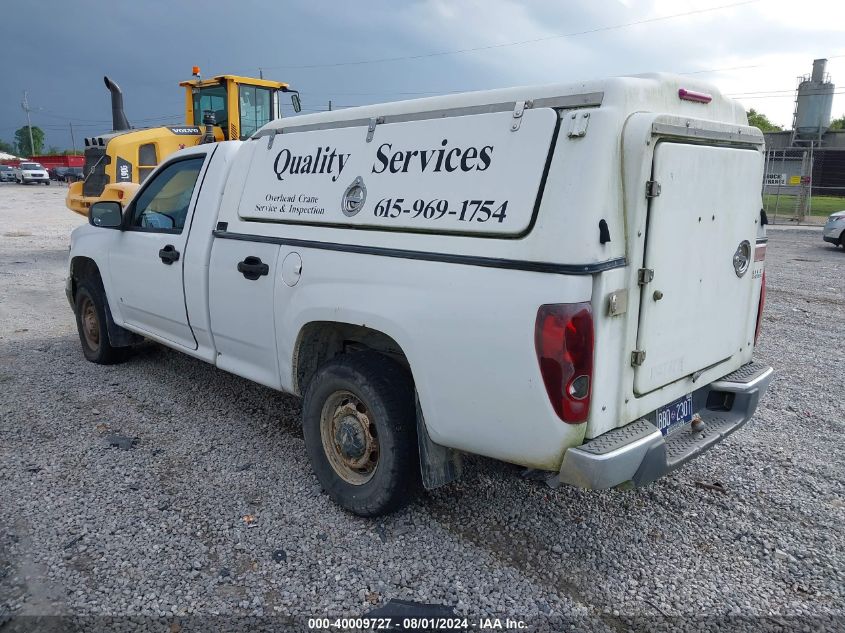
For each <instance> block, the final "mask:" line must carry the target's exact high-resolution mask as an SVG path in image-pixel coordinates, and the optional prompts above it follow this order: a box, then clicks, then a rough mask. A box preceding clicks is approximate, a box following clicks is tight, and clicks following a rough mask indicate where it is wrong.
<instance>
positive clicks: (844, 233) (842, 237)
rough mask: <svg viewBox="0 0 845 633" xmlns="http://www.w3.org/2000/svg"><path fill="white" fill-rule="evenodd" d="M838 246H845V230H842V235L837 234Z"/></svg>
mask: <svg viewBox="0 0 845 633" xmlns="http://www.w3.org/2000/svg"><path fill="white" fill-rule="evenodd" d="M839 246H841V247H842V248H845V231H842V235H840V236H839Z"/></svg>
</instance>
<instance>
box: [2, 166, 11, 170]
mask: <svg viewBox="0 0 845 633" xmlns="http://www.w3.org/2000/svg"><path fill="white" fill-rule="evenodd" d="M0 171H12V168H11V167H9V166H8V165H0Z"/></svg>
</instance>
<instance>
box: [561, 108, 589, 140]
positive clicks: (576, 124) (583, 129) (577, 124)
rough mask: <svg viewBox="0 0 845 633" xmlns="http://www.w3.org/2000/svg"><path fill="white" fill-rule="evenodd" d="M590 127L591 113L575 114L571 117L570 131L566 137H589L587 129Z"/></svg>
mask: <svg viewBox="0 0 845 633" xmlns="http://www.w3.org/2000/svg"><path fill="white" fill-rule="evenodd" d="M589 125H590V113H589V112H573V113H572V114H570V115H569V129H568V130H567V132H566V135H567V136H568V137H569V138H581V137H583V136H587V127H588V126H589Z"/></svg>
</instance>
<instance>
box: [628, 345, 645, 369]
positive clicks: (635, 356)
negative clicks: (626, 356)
mask: <svg viewBox="0 0 845 633" xmlns="http://www.w3.org/2000/svg"><path fill="white" fill-rule="evenodd" d="M644 362H645V350H644V349H635V350H634V351H633V352H631V365H633V366H634V367H641V366H642V364H643V363H644Z"/></svg>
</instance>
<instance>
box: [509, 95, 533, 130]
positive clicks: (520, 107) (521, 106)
mask: <svg viewBox="0 0 845 633" xmlns="http://www.w3.org/2000/svg"><path fill="white" fill-rule="evenodd" d="M533 106H534V102H533V101H531V100H530V99H529V100H528V101H517V102H516V103H515V104H514V106H513V122H512V123H511V132H516V131H518V130H519V127H520V126H521V125H522V115H523V114H525V111H526V110H528V109H529V108H532V107H533Z"/></svg>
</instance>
